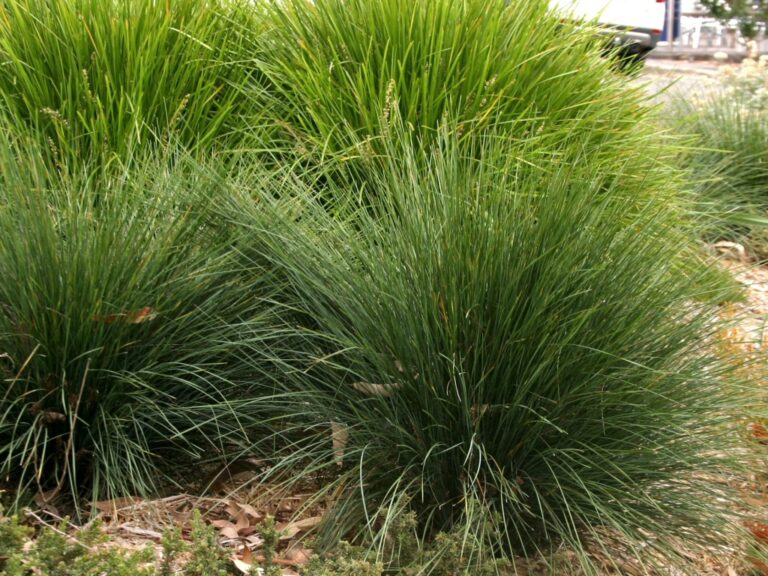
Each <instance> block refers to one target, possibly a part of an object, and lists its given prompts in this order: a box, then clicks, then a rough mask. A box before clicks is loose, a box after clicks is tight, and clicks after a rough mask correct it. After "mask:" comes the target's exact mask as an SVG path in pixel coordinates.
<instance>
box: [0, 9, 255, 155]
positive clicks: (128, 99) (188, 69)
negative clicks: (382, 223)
mask: <svg viewBox="0 0 768 576" xmlns="http://www.w3.org/2000/svg"><path fill="white" fill-rule="evenodd" d="M255 15H256V13H255V11H254V10H253V9H252V7H251V6H250V4H248V5H247V6H246V5H245V4H244V3H241V2H238V1H237V0H225V1H220V0H210V1H209V0H203V1H199V0H173V1H172V2H170V1H169V2H152V1H145V0H127V1H123V0H54V1H49V0H8V1H7V2H3V4H2V5H1V6H0V64H2V65H0V110H1V111H2V113H3V114H4V115H5V116H7V117H8V118H10V119H11V120H12V121H13V122H14V123H16V124H17V125H20V126H22V125H23V126H30V127H32V128H34V129H35V130H36V131H38V133H39V134H40V135H41V137H42V139H43V140H46V139H47V140H48V144H49V146H50V147H51V148H52V149H53V150H54V152H55V159H56V160H57V161H58V163H60V164H67V163H68V162H69V161H70V160H72V159H74V160H78V161H82V160H84V159H87V157H89V156H91V155H97V156H101V157H103V158H106V159H107V160H108V159H109V158H111V157H113V156H115V155H116V156H118V157H122V156H123V155H124V154H125V153H126V152H127V151H128V150H131V149H132V146H135V145H137V144H138V145H145V146H146V145H150V144H152V143H153V142H156V141H157V140H163V139H165V140H168V139H169V134H172V135H173V137H174V138H175V139H176V140H177V141H180V142H181V143H183V144H186V145H189V146H195V147H198V148H201V149H203V150H207V149H208V148H209V147H210V146H212V144H213V143H219V144H222V145H223V146H227V145H232V144H233V143H234V141H235V140H236V137H233V133H234V132H237V131H238V130H237V129H236V128H237V126H238V122H237V120H236V118H237V116H238V113H239V112H240V111H241V108H240V107H239V105H238V103H239V102H240V101H241V100H240V99H239V97H238V87H240V86H242V85H243V84H244V83H245V82H246V80H247V79H248V76H249V72H248V70H247V69H246V68H245V67H241V66H238V65H237V64H236V62H237V61H238V60H241V59H242V56H241V54H240V52H239V51H240V47H241V43H242V41H243V38H244V35H243V34H241V33H239V32H237V30H239V29H241V28H242V29H244V30H245V29H247V30H249V31H250V32H253V31H255V30H256V29H257V28H258V21H257V19H256V18H255Z"/></svg>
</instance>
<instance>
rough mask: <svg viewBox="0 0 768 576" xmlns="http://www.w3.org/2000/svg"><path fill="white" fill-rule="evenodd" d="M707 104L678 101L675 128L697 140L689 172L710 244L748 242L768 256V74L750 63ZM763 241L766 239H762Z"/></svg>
mask: <svg viewBox="0 0 768 576" xmlns="http://www.w3.org/2000/svg"><path fill="white" fill-rule="evenodd" d="M722 82H723V86H722V87H721V88H720V89H719V90H717V91H715V92H713V93H712V94H710V95H709V96H708V97H706V98H703V99H701V100H694V101H689V100H687V99H683V98H681V97H678V98H676V99H674V100H673V102H672V106H671V109H672V112H673V115H674V116H675V117H676V118H677V120H676V122H675V125H674V128H675V129H676V130H677V131H679V132H681V133H684V134H689V135H692V136H693V137H694V138H695V141H694V142H695V148H693V149H692V150H690V151H689V153H688V158H687V167H688V170H689V172H690V178H691V180H692V181H693V182H694V186H693V190H694V192H695V205H696V207H697V209H698V210H700V211H701V212H702V213H703V214H704V215H706V216H707V218H708V219H709V222H710V225H709V229H708V230H706V231H705V238H706V239H707V240H718V239H724V238H725V239H728V240H737V241H740V242H744V243H745V244H747V245H748V247H749V248H751V249H753V251H755V252H756V254H757V255H758V256H761V257H764V256H765V253H766V252H765V241H764V236H765V229H766V227H767V226H768V218H766V215H768V101H767V100H766V99H765V94H764V93H765V90H766V89H765V86H768V69H766V65H765V63H764V62H761V63H755V62H753V61H749V60H747V61H746V62H745V64H743V65H742V67H741V69H740V70H739V71H738V72H731V73H730V74H724V77H723V79H722ZM761 236H762V237H763V238H762V239H761Z"/></svg>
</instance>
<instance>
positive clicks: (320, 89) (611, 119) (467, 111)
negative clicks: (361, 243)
mask: <svg viewBox="0 0 768 576" xmlns="http://www.w3.org/2000/svg"><path fill="white" fill-rule="evenodd" d="M265 18H267V19H268V20H267V21H268V22H270V24H271V27H270V29H269V30H268V31H267V32H266V33H264V34H262V35H260V36H258V38H257V40H256V44H255V45H254V54H256V55H257V56H258V60H257V62H256V63H255V65H256V66H257V67H258V70H259V71H260V72H261V73H262V74H263V75H262V76H260V80H261V81H264V82H265V83H264V84H259V87H260V90H258V91H255V92H253V98H254V100H255V102H256V103H257V104H258V107H259V109H263V110H264V115H265V118H266V119H271V121H272V122H271V126H272V128H273V130H274V131H273V132H270V133H269V138H271V139H272V141H273V142H274V144H273V146H274V145H276V144H281V148H282V150H283V152H285V151H286V150H287V151H289V152H290V153H293V154H296V155H298V156H299V157H300V158H303V159H309V160H310V161H311V163H314V164H318V163H319V164H321V165H322V163H323V161H324V160H325V159H327V158H329V157H335V158H337V159H339V160H340V162H339V163H337V164H332V165H331V166H333V167H334V169H335V170H336V171H337V172H338V171H340V170H341V169H342V168H343V167H345V166H347V167H349V169H350V170H351V171H352V173H353V174H354V176H356V177H361V174H360V171H359V170H358V167H359V164H358V163H357V162H356V160H357V159H359V158H361V157H362V158H363V159H368V158H370V157H372V156H373V157H375V156H376V155H377V154H380V153H383V151H384V150H385V148H386V145H383V144H382V141H383V140H386V139H387V138H388V136H389V133H390V132H391V131H392V130H393V124H396V123H397V122H398V121H399V120H400V119H401V120H402V122H403V123H404V125H406V126H408V127H409V130H410V135H409V140H411V141H412V142H413V143H414V144H417V145H425V146H427V145H428V144H429V142H431V141H432V140H434V138H435V137H436V134H437V133H438V131H439V129H444V128H445V127H446V126H449V127H450V128H451V129H452V130H453V131H454V133H455V134H454V135H455V137H456V139H457V140H459V141H460V142H470V141H471V140H472V139H473V138H474V136H475V135H477V134H482V133H484V132H485V131H487V130H488V129H489V128H490V127H493V126H498V125H499V124H503V125H504V127H505V128H504V130H505V133H506V134H507V135H508V137H509V138H513V139H529V138H531V137H534V136H535V137H537V138H538V139H539V142H540V145H539V147H538V149H537V150H535V151H533V154H534V156H535V157H536V158H532V159H531V161H534V162H535V161H538V160H540V161H542V162H547V161H548V155H547V154H548V153H547V152H545V150H547V149H548V148H549V149H551V148H552V147H557V146H558V145H559V144H558V142H557V139H558V138H559V137H560V134H561V132H560V131H561V129H562V128H563V127H564V126H568V128H569V131H570V134H571V137H572V138H579V139H581V140H582V141H583V142H584V143H586V142H587V141H589V142H590V144H589V145H588V146H586V149H587V150H589V153H590V155H594V156H600V157H601V158H603V160H604V161H605V162H606V163H610V162H613V163H616V162H619V163H627V162H629V163H632V162H634V161H635V158H637V157H641V156H642V155H643V154H645V151H643V150H642V149H634V151H633V152H634V153H633V154H632V155H629V154H626V155H624V154H622V152H626V150H628V147H627V142H626V139H631V138H632V135H631V134H632V131H633V130H634V128H635V123H634V122H628V121H627V118H628V117H630V116H631V115H632V114H637V98H635V97H629V98H628V97H627V92H628V90H627V84H626V78H624V77H621V76H620V75H617V74H615V73H614V71H613V70H612V64H611V63H610V61H608V60H607V59H604V58H601V57H600V53H601V48H600V45H599V42H596V41H595V40H596V38H598V36H597V34H596V33H595V32H594V31H593V30H591V29H590V28H589V27H588V26H586V25H583V26H576V25H575V24H573V23H570V22H567V21H563V20H562V19H561V18H560V16H558V15H556V14H553V13H550V10H549V3H548V2H546V1H543V0H535V1H512V2H508V1H505V0H490V1H487V0H468V1H463V2H455V1H453V0H409V1H406V2H403V1H401V0H383V1H378V2H371V1H368V0H319V1H316V2H306V1H304V0H287V1H285V2H274V3H269V4H267V6H266V8H265ZM587 70H589V72H588V73H587V72H586V71H587ZM448 120H450V123H447V121H448ZM596 125H600V126H602V127H603V129H602V130H594V127H595V126H596ZM441 127H442V128H441ZM260 128H262V129H263V128H264V125H262V126H261V127H260ZM638 155H639V156H638ZM325 166H326V167H328V165H327V164H325ZM614 168H616V166H614ZM329 169H330V168H329ZM606 169H607V168H606ZM617 170H618V169H617ZM625 173H626V172H625ZM629 173H630V174H631V173H632V172H631V171H630V172H629ZM362 177H364V176H362Z"/></svg>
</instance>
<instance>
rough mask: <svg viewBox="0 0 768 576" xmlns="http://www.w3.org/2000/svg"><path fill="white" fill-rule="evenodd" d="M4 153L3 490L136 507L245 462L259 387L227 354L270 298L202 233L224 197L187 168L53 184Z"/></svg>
mask: <svg viewBox="0 0 768 576" xmlns="http://www.w3.org/2000/svg"><path fill="white" fill-rule="evenodd" d="M2 144H3V145H2V146H1V147H0V166H1V168H0V237H2V239H3V241H2V243H0V277H2V279H3V281H2V283H0V377H1V378H2V380H3V383H4V384H3V393H2V396H1V397H0V474H2V476H3V478H4V480H5V481H11V482H12V483H13V482H15V483H18V485H19V486H20V487H22V488H27V489H29V490H32V491H33V492H39V493H40V494H43V495H44V497H45V498H54V497H55V496H57V495H68V496H70V497H75V499H76V498H77V496H79V495H85V496H90V497H92V498H99V497H110V496H116V495H126V494H136V493H147V492H149V491H151V490H154V489H157V488H158V487H159V486H163V485H164V483H166V482H170V481H172V479H173V478H174V477H175V476H174V475H173V474H172V472H173V470H174V468H177V467H178V466H183V465H185V463H190V462H204V461H215V460H217V459H225V458H228V457H229V456H231V455H232V453H233V451H234V452H237V451H238V450H242V449H243V448H244V447H246V446H249V445H250V440H249V430H251V429H252V426H251V425H252V422H251V421H250V420H249V419H248V410H246V406H247V404H248V402H249V401H250V399H251V398H252V397H253V396H254V395H255V394H257V392H256V390H257V388H258V386H259V385H260V383H261V382H262V379H261V377H260V376H259V373H258V367H257V366H253V365H246V364H244V363H243V361H242V360H241V358H242V354H241V353H239V352H238V351H239V350H241V349H243V348H244V346H245V342H244V340H243V339H244V338H249V339H251V340H253V339H254V338H257V337H259V336H258V335H259V334H260V332H259V327H260V326H262V325H263V323H264V322H265V319H266V318H267V316H268V307H266V306H265V305H264V303H263V298H264V297H265V296H267V295H269V294H271V293H272V291H273V290H274V289H276V284H275V282H274V281H272V280H269V279H268V276H267V275H266V274H265V275H261V274H258V273H254V270H253V269H251V270H250V271H249V275H248V276H247V278H248V279H247V281H246V279H245V278H246V276H245V275H244V274H243V273H242V272H243V271H242V270H240V269H238V268H237V265H236V263H235V261H234V259H233V256H232V252H231V245H230V240H231V235H232V232H231V230H228V229H227V227H223V226H220V225H218V224H217V223H216V222H215V221H213V220H212V206H213V205H214V204H215V203H216V202H217V201H219V199H220V198H221V197H222V196H223V195H226V194H227V192H226V187H225V186H224V185H223V184H222V183H221V181H219V180H218V179H217V178H215V177H214V176H213V175H212V174H209V173H208V172H206V171H205V170H203V169H201V168H194V167H193V166H191V165H189V163H188V162H184V161H183V158H181V159H179V158H170V159H160V160H152V161H151V162H139V160H135V161H129V162H128V167H127V168H126V169H125V171H124V172H117V173H116V174H113V175H111V176H108V177H106V176H104V175H103V173H102V171H101V170H100V169H95V170H93V171H91V170H88V169H85V168H83V169H81V170H80V171H78V172H77V173H76V174H72V175H69V176H61V175H59V174H58V173H57V172H56V171H55V170H52V169H50V167H49V165H48V163H47V160H46V159H44V158H41V155H40V154H38V153H37V151H36V150H35V149H34V147H32V146H30V145H12V144H11V143H9V142H8V141H7V140H5V141H4V142H3V143H2ZM171 165H175V166H174V167H170V166H171ZM245 323H248V324H249V326H250V327H249V329H248V331H247V333H246V331H245V330H244V329H243V328H242V326H243V325H244V324H245ZM252 344H253V342H251V345H252Z"/></svg>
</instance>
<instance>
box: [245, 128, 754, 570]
mask: <svg viewBox="0 0 768 576" xmlns="http://www.w3.org/2000/svg"><path fill="white" fill-rule="evenodd" d="M567 136H568V135H567V134H563V137H564V141H566V142H570V144H569V145H568V146H567V147H564V149H563V154H564V155H565V156H567V157H568V158H569V162H567V163H563V164H561V165H554V166H550V167H548V168H546V169H540V168H538V167H536V166H532V165H531V164H530V163H528V162H526V161H525V158H528V157H530V156H531V155H532V154H535V152H536V150H537V145H538V143H537V141H536V140H535V139H531V141H530V142H528V143H525V144H518V145H515V146H514V147H513V149H512V150H510V145H509V141H508V140H502V139H498V140H486V141H484V142H483V143H482V144H477V146H478V147H479V149H474V150H470V151H467V150H466V149H465V147H464V146H462V145H461V144H458V143H457V142H456V141H455V139H453V138H452V137H451V136H450V135H448V136H445V137H444V138H443V139H441V140H439V141H438V142H439V145H438V146H437V147H436V148H435V149H434V150H433V151H431V152H425V151H423V150H422V149H419V148H416V149H412V150H411V152H410V153H409V154H405V155H402V154H400V153H399V152H398V154H396V155H393V156H392V157H389V158H387V159H385V160H384V163H385V166H386V170H384V171H383V172H382V173H380V174H379V175H378V176H375V177H372V178H371V179H370V180H368V181H367V183H366V184H365V185H364V186H370V187H371V192H372V193H374V194H375V195H376V197H377V198H379V199H380V203H377V204H376V205H375V206H374V207H372V208H369V209H367V210H361V211H355V212H353V213H348V214H347V215H346V217H344V218H342V217H341V216H340V215H339V214H336V215H335V217H331V216H329V215H328V212H327V208H326V206H325V203H324V201H323V196H322V194H319V193H318V192H317V191H316V190H313V189H307V188H303V187H302V186H301V185H300V184H296V183H295V182H294V183H291V181H290V180H289V179H282V180H280V181H279V182H278V183H277V184H275V189H274V191H273V192H272V193H270V194H267V195H265V196H263V197H260V201H259V202H258V203H253V202H252V200H251V197H250V195H248V194H245V195H243V196H241V198H240V200H241V201H239V202H236V203H235V204H234V205H233V207H232V216H231V217H232V218H234V219H236V220H237V221H238V222H242V223H243V225H244V226H250V228H251V232H250V233H249V234H248V235H247V238H245V239H244V242H245V243H246V244H247V245H249V246H250V250H252V253H253V254H255V255H256V256H255V257H258V258H264V257H266V258H268V260H269V261H270V266H273V267H275V269H277V270H279V271H281V272H282V273H284V274H285V275H286V276H287V277H288V278H289V279H290V282H291V287H292V290H293V291H294V293H295V294H296V295H297V298H298V302H299V304H298V305H297V307H298V308H299V309H302V310H304V311H305V314H306V320H305V321H304V324H303V326H304V328H303V329H301V328H299V331H298V333H297V335H298V336H303V338H304V339H305V341H306V344H305V353H304V355H298V356H297V357H296V358H295V359H294V360H293V370H286V374H287V376H288V382H287V384H286V385H285V388H284V392H283V393H282V394H278V396H276V397H275V398H271V399H264V400H263V402H262V406H264V408H265V410H268V411H269V412H270V413H278V414H282V415H284V417H285V419H286V421H287V423H284V425H283V427H282V428H281V429H280V430H279V432H278V435H279V436H286V437H288V438H292V439H295V438H299V440H296V441H295V442H294V443H292V444H291V445H290V451H289V452H287V453H286V454H285V455H284V460H283V461H282V463H281V464H280V465H279V466H278V467H277V469H276V471H275V473H278V472H279V471H280V470H283V471H290V472H291V473H294V474H298V476H300V477H302V478H303V477H307V476H313V477H318V476H320V477H325V478H331V479H332V481H330V484H329V488H328V491H327V495H328V498H329V500H330V502H332V503H333V504H332V511H331V512H329V514H328V517H327V522H326V524H325V532H324V536H325V537H326V538H328V541H333V540H334V539H335V538H338V537H340V536H342V535H344V534H347V535H348V534H349V531H352V532H353V533H354V532H355V530H356V529H357V534H358V536H360V537H372V538H373V539H374V540H375V541H379V542H380V544H381V548H380V551H384V550H386V549H387V546H389V545H391V542H389V541H388V540H387V538H386V537H385V536H384V534H386V532H387V528H388V525H389V524H390V523H391V522H392V516H393V514H396V513H402V511H403V509H404V508H405V509H410V510H412V511H414V512H415V513H416V517H417V521H418V522H417V526H418V530H419V533H420V534H421V535H422V536H423V537H426V538H430V537H432V536H434V535H435V534H436V533H437V532H438V531H454V533H456V532H458V533H459V534H462V533H463V534H465V539H464V542H465V543H468V542H479V543H484V544H481V549H482V553H481V552H476V554H475V556H472V554H470V550H471V548H467V554H470V556H464V560H465V561H466V563H467V564H466V566H463V567H459V568H458V569H459V570H460V572H457V573H466V574H471V573H476V572H473V570H475V569H478V566H480V565H481V564H480V561H481V560H483V559H485V560H487V558H488V555H491V556H493V555H494V554H497V555H498V554H500V555H513V554H518V555H531V556H535V555H536V554H539V553H544V554H548V553H549V552H550V551H552V550H553V549H555V548H556V547H557V546H558V545H561V544H563V543H565V544H566V545H568V546H570V547H572V548H574V549H575V550H577V551H579V554H580V555H581V556H580V560H581V562H582V564H583V567H584V568H586V569H588V570H590V571H591V570H594V568H595V566H594V564H592V561H591V560H590V559H589V554H587V552H586V550H587V548H588V547H589V546H592V547H593V548H592V550H600V549H601V547H605V548H610V547H611V544H612V543H615V542H617V541H621V542H624V544H625V545H626V544H627V543H628V545H629V550H630V551H631V554H632V555H634V556H635V559H636V561H637V562H638V563H639V564H640V565H644V566H646V567H648V566H651V565H653V564H654V563H658V564H662V565H663V564H665V563H683V562H684V561H685V555H684V554H683V553H681V552H680V550H681V546H680V541H684V543H685V548H686V549H687V550H688V551H691V550H694V551H695V550H697V549H699V547H704V546H708V545H712V544H713V543H716V542H717V541H718V540H719V539H720V538H721V537H725V535H726V534H728V533H729V532H730V531H731V530H732V528H733V524H729V521H730V520H731V515H732V513H733V510H729V509H728V506H729V505H728V501H729V500H728V498H729V496H728V490H727V488H726V485H725V482H724V481H723V480H724V478H725V475H724V474H725V472H724V471H725V470H728V466H729V465H731V464H733V461H735V460H737V458H738V452H737V451H736V450H735V449H734V446H736V445H737V444H738V442H739V435H738V434H737V433H734V431H733V423H734V420H733V415H734V413H738V411H739V409H740V408H742V407H743V406H744V396H743V394H742V392H741V390H740V388H739V386H738V385H737V384H736V383H735V381H734V378H732V376H731V374H730V372H729V368H728V367H727V366H726V365H725V364H724V363H723V362H722V361H721V358H720V356H719V355H718V344H717V342H718V332H717V331H718V329H719V328H718V326H719V323H718V321H717V311H716V309H715V307H714V306H712V305H711V302H712V301H713V300H716V299H717V298H719V297H720V289H721V285H720V284H719V283H717V282H713V280H712V279H713V276H712V275H711V274H710V272H709V271H707V269H706V267H698V268H697V267H696V266H693V265H690V263H685V258H686V255H687V254H689V253H690V252H693V251H695V249H694V248H692V246H693V244H692V241H691V240H690V237H689V236H688V235H687V233H686V232H685V228H684V227H683V226H682V222H683V221H684V219H685V218H684V217H683V216H682V212H681V211H680V210H678V209H677V208H676V207H675V206H676V204H675V201H674V197H673V192H668V193H667V192H664V190H663V189H662V190H659V189H656V190H654V192H655V194H654V195H653V196H650V197H649V195H648V194H647V193H645V194H644V193H643V186H644V183H643V182H641V181H638V180H636V179H631V178H628V179H626V180H620V179H619V180H616V179H615V178H613V176H612V175H610V174H608V175H606V174H603V173H601V172H600V171H599V170H596V169H595V165H594V164H592V163H590V162H589V153H588V151H584V149H583V146H582V142H581V141H580V140H579V139H578V138H574V139H573V140H569V139H568V138H567ZM468 156H469V158H468ZM473 158H474V159H473ZM648 169H649V170H650V171H653V170H659V171H661V172H664V171H665V170H666V168H665V167H663V166H662V165H653V164H649V165H648ZM328 185H329V186H336V185H334V184H328ZM361 186H363V185H361ZM331 192H332V193H333V195H334V197H336V198H344V197H345V195H355V194H359V193H360V190H359V189H356V188H354V187H351V186H346V187H345V186H337V187H336V188H334V189H332V190H331ZM646 192H647V191H646ZM275 198H278V200H275ZM290 423H293V429H292V427H291V425H290ZM332 438H333V440H334V441H333V442H332ZM338 461H341V464H342V465H341V466H338V467H337V462H338ZM336 470H338V472H336ZM297 471H298V472H297ZM302 471H303V472H302ZM721 474H723V475H722V476H721ZM382 510H383V512H381V511H382ZM360 526H364V527H365V528H364V529H362V530H360ZM494 535H495V536H494ZM388 542H389V544H388ZM473 554H474V553H473ZM608 557H609V558H610V557H613V558H616V557H615V556H612V555H611V554H608ZM473 558H474V559H475V560H476V561H477V562H478V563H477V564H473V562H474V561H475V560H473ZM617 561H618V560H617ZM425 573H426V572H425Z"/></svg>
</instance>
